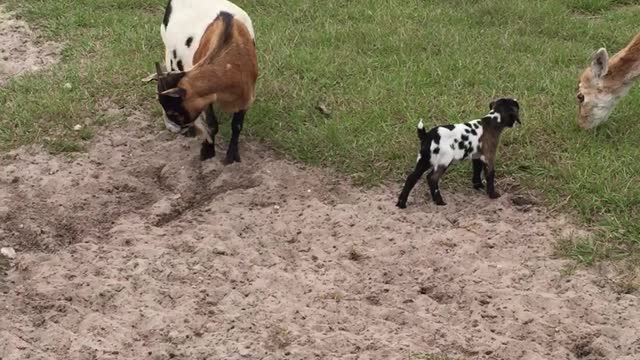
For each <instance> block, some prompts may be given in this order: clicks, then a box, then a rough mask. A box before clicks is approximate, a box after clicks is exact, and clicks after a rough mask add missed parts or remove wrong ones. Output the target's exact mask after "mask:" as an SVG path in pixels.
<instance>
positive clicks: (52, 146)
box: [46, 139, 83, 154]
mask: <svg viewBox="0 0 640 360" xmlns="http://www.w3.org/2000/svg"><path fill="white" fill-rule="evenodd" d="M46 146H47V149H48V150H49V151H50V152H51V153H52V154H61V153H73V152H79V151H82V150H83V147H82V145H81V144H79V143H78V142H76V141H73V140H66V139H55V140H50V141H48V142H47V143H46Z"/></svg>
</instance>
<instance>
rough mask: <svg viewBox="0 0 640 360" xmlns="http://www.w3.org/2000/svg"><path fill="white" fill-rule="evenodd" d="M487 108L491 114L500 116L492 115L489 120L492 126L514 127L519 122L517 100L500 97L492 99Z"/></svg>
mask: <svg viewBox="0 0 640 360" xmlns="http://www.w3.org/2000/svg"><path fill="white" fill-rule="evenodd" d="M489 110H491V112H490V113H489V114H490V115H491V114H494V113H495V114H499V115H500V116H499V117H498V116H495V117H494V116H492V117H491V119H492V120H491V121H492V122H494V123H492V125H493V126H495V127H499V128H505V127H509V128H510V127H514V126H515V125H516V124H521V122H520V104H519V103H518V100H516V99H513V98H500V99H497V100H495V101H492V102H491V104H489Z"/></svg>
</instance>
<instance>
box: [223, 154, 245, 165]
mask: <svg viewBox="0 0 640 360" xmlns="http://www.w3.org/2000/svg"><path fill="white" fill-rule="evenodd" d="M236 162H242V161H241V160H240V153H238V152H237V151H236V152H227V156H226V157H225V158H224V164H225V165H231V164H233V163H236Z"/></svg>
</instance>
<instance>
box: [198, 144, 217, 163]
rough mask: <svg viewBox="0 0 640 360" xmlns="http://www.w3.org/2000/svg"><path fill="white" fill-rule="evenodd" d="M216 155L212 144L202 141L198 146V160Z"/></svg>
mask: <svg viewBox="0 0 640 360" xmlns="http://www.w3.org/2000/svg"><path fill="white" fill-rule="evenodd" d="M215 156H216V147H215V145H213V144H207V143H203V144H202V147H201V148H200V161H205V160H209V159H211V158H213V157H215Z"/></svg>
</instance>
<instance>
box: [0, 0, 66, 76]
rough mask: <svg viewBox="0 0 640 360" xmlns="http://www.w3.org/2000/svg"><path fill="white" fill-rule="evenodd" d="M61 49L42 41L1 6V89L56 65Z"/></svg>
mask: <svg viewBox="0 0 640 360" xmlns="http://www.w3.org/2000/svg"><path fill="white" fill-rule="evenodd" d="M60 49H61V46H60V45H59V44H56V43H54V42H44V41H39V40H38V39H37V38H36V37H35V36H34V34H33V32H32V31H31V29H30V28H29V25H28V24H27V23H25V22H24V21H21V20H19V19H16V17H15V16H14V15H13V14H9V13H7V12H5V11H4V9H3V7H2V6H1V5H0V86H1V85H3V84H4V83H5V82H6V81H7V79H8V78H10V77H11V76H14V75H19V74H22V73H24V72H27V71H37V70H40V69H43V68H45V67H47V66H50V65H52V64H54V63H55V62H56V61H57V59H58V55H59V53H60Z"/></svg>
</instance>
